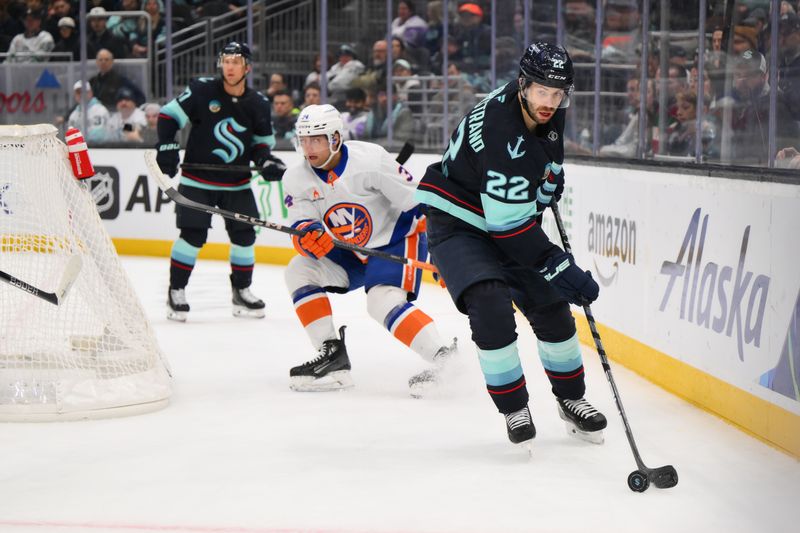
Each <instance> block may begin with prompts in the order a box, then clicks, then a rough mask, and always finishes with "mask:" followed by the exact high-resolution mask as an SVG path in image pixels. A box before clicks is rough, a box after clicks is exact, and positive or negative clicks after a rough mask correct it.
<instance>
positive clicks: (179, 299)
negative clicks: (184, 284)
mask: <svg viewBox="0 0 800 533" xmlns="http://www.w3.org/2000/svg"><path fill="white" fill-rule="evenodd" d="M169 296H170V298H172V303H174V304H175V305H186V304H187V302H186V290H185V289H170V290H169Z"/></svg>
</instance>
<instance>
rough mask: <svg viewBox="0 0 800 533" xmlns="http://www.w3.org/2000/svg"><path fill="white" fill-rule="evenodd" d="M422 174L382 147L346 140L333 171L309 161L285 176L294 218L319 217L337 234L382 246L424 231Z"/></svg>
mask: <svg viewBox="0 0 800 533" xmlns="http://www.w3.org/2000/svg"><path fill="white" fill-rule="evenodd" d="M418 182H419V180H418V179H416V178H414V177H413V176H412V175H411V173H410V172H408V171H407V170H406V169H405V168H404V167H403V166H402V165H400V164H399V163H398V162H397V161H395V160H394V159H393V158H392V156H391V155H390V154H389V152H387V151H386V150H385V149H384V148H383V147H382V146H378V145H377V144H372V143H367V142H361V141H347V142H345V143H344V146H343V147H342V158H341V161H340V162H339V164H338V165H337V166H336V168H334V169H333V170H330V171H325V170H319V169H315V168H312V167H311V165H309V164H308V162H307V161H305V160H304V161H303V162H302V163H301V164H299V165H296V166H293V167H290V168H289V169H288V170H287V171H286V173H285V174H284V175H283V184H284V191H285V193H286V196H285V198H284V203H285V204H286V207H287V210H288V213H289V222H290V223H291V225H292V227H296V226H298V225H299V224H302V223H303V222H305V221H315V220H316V221H320V222H322V224H323V226H325V228H326V230H327V231H328V232H329V233H331V235H332V236H333V237H334V238H337V239H339V240H343V241H347V242H350V243H352V244H355V245H357V246H362V247H365V248H380V247H382V246H386V245H387V244H394V243H396V242H398V241H399V240H401V239H403V238H405V237H407V236H408V235H411V234H413V233H415V232H417V231H420V229H421V228H420V227H419V223H420V220H421V218H422V213H421V211H420V209H419V204H418V203H417V201H416V200H414V191H416V189H417V183H418Z"/></svg>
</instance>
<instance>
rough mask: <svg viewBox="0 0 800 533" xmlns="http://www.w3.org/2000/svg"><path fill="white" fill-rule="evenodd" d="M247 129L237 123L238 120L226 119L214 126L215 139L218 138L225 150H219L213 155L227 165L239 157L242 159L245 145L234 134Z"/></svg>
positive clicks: (213, 152)
mask: <svg viewBox="0 0 800 533" xmlns="http://www.w3.org/2000/svg"><path fill="white" fill-rule="evenodd" d="M246 129H247V128H245V127H244V126H242V125H240V124H239V123H238V122H236V119H233V118H226V119H223V120H220V121H219V122H218V123H217V125H216V126H214V137H216V138H217V140H218V141H219V142H220V144H221V145H222V146H224V147H225V149H224V150H223V149H222V148H217V149H215V150H214V151H212V152H211V153H212V154H214V155H215V156H217V157H219V158H220V159H222V160H223V161H224V162H226V163H230V162H231V161H233V160H234V159H236V158H237V157H241V156H242V155H243V154H244V145H243V144H242V141H240V140H239V139H238V138H237V137H236V135H235V134H234V132H236V133H242V132H243V131H245V130H246Z"/></svg>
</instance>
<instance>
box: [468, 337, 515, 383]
mask: <svg viewBox="0 0 800 533" xmlns="http://www.w3.org/2000/svg"><path fill="white" fill-rule="evenodd" d="M478 360H479V361H480V363H481V370H483V377H484V378H485V379H486V384H487V385H492V386H495V387H499V386H502V385H506V384H508V383H511V382H512V381H515V380H517V379H519V378H520V377H522V366H521V365H520V362H519V352H518V351H517V341H514V342H512V343H511V344H509V345H508V346H505V347H503V348H499V349H497V350H481V349H480V348H478Z"/></svg>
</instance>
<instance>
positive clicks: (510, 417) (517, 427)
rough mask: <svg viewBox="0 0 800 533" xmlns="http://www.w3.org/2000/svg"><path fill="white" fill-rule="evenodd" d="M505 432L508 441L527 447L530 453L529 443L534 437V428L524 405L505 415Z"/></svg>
mask: <svg viewBox="0 0 800 533" xmlns="http://www.w3.org/2000/svg"><path fill="white" fill-rule="evenodd" d="M505 417H506V430H507V431H508V440H510V441H511V442H512V443H514V444H520V445H527V447H528V452H529V453H530V452H531V441H532V440H533V438H534V437H535V436H536V427H535V426H534V425H533V420H532V419H531V412H530V410H529V409H528V406H527V405H526V406H525V407H523V408H522V409H520V410H519V411H514V412H513V413H507V414H506V415H505Z"/></svg>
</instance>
